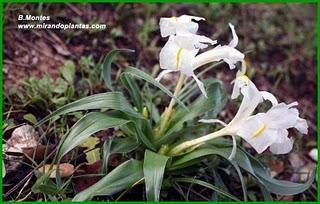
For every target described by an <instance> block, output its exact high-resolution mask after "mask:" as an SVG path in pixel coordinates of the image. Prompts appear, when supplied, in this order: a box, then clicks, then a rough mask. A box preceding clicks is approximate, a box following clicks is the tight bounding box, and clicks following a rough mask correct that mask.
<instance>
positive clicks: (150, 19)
mask: <svg viewBox="0 0 320 204" xmlns="http://www.w3.org/2000/svg"><path fill="white" fill-rule="evenodd" d="M17 14H32V15H49V16H50V23H66V24H67V23H70V22H72V23H84V24H96V23H103V24H106V25H107V29H106V30H80V29H79V30H18V29H17V24H18V23H19V21H18V20H17ZM183 14H189V15H195V16H201V17H205V18H206V21H201V22H199V24H200V25H199V28H200V29H199V34H203V35H206V36H208V37H211V38H212V39H216V40H218V42H219V43H220V44H222V45H223V44H227V43H229V41H230V39H231V32H230V30H229V27H228V22H231V23H232V24H234V25H235V27H236V31H237V34H238V36H239V45H238V49H239V50H241V51H244V52H246V53H247V54H246V59H247V61H248V67H249V70H248V71H249V75H250V77H251V78H252V80H253V81H254V82H255V83H256V85H257V87H258V88H259V89H261V90H269V91H271V92H273V93H274V94H275V95H276V97H278V99H279V100H280V101H285V102H287V103H290V102H293V101H295V100H297V101H298V102H299V104H300V105H299V106H298V108H299V109H300V112H301V113H302V117H304V118H306V119H307V120H308V123H309V126H310V129H309V134H308V135H307V136H305V137H303V138H301V137H299V138H300V139H297V141H298V142H297V143H296V147H295V148H296V149H295V151H294V153H292V154H290V158H289V159H286V160H283V159H282V160H279V159H278V160H273V157H265V156H263V155H262V156H261V155H260V157H261V159H265V161H266V162H268V163H269V164H270V165H269V166H270V168H271V170H272V171H273V172H274V173H275V174H276V175H279V176H280V177H281V178H284V179H290V180H293V181H294V180H295V178H296V177H300V176H301V175H300V174H299V175H298V174H296V172H298V171H301V169H303V168H307V169H305V170H306V171H307V170H308V169H310V167H311V166H313V165H314V163H313V162H312V160H311V159H310V158H309V157H308V152H309V150H310V149H312V148H314V147H316V107H317V105H316V47H317V46H316V45H317V38H316V5H315V4H298V3H292V4H218V3H212V4H169V3H168V4H48V3H41V4H6V5H5V16H4V50H3V52H4V53H3V56H4V67H3V75H4V106H3V108H4V116H3V117H4V126H3V130H4V131H5V132H4V133H5V134H4V138H5V139H7V138H8V137H10V130H11V129H12V128H13V127H15V126H16V125H18V124H22V123H25V122H28V123H33V122H34V120H39V119H40V118H42V117H44V116H45V115H46V114H48V113H49V112H51V111H53V110H55V109H56V108H58V107H60V106H62V105H64V104H66V103H68V102H70V101H74V100H76V99H78V98H81V97H83V96H86V95H90V94H93V93H100V92H103V91H105V88H104V83H103V79H102V77H101V64H102V62H103V58H104V56H105V54H106V53H107V52H109V51H110V50H112V49H114V48H128V49H133V50H135V53H130V54H123V55H122V56H119V58H118V60H117V61H116V63H115V66H116V67H117V68H118V70H119V71H115V72H114V73H113V74H114V76H115V77H116V78H117V79H118V77H119V73H120V71H121V69H124V68H125V67H126V66H127V65H133V66H136V67H138V68H139V69H142V70H144V71H147V72H149V73H152V74H153V75H154V76H156V74H157V73H158V72H159V64H158V55H159V52H160V49H161V47H162V46H163V45H164V44H165V42H166V40H167V39H164V38H161V36H160V31H159V26H158V22H159V19H160V17H171V16H179V15H183ZM33 23H35V22H33ZM114 70H117V69H114ZM208 76H214V77H216V78H218V79H221V80H223V81H225V85H226V87H227V89H228V90H229V91H230V90H231V88H232V86H231V84H230V82H231V81H232V80H233V79H234V77H235V72H231V71H230V70H229V69H228V67H227V65H226V64H222V65H220V66H219V67H217V68H215V69H214V70H213V71H210V72H208V73H207V74H206V76H204V77H208ZM176 80H177V75H175V74H172V75H169V76H168V77H166V78H165V79H164V80H163V83H164V84H165V85H166V86H168V87H170V86H172V85H173V84H174V83H175V81H176ZM155 94H157V93H155ZM168 101H169V99H168V98H161V97H159V98H158V99H157V103H158V105H159V106H160V107H161V106H165V105H166V104H167V103H168ZM236 107H237V104H235V103H230V102H229V103H228V105H227V108H226V109H225V110H224V111H223V112H222V113H220V115H219V118H221V119H223V120H225V121H226V122H227V121H229V120H230V119H231V118H232V116H233V115H234V114H235V112H236V110H237V108H236ZM30 114H31V115H33V116H32V117H30ZM79 114H80V115H79ZM79 114H78V115H77V114H75V118H79V117H80V116H81V113H79ZM26 115H27V116H26ZM61 120H62V121H65V123H62V124H60V123H59V124H60V125H58V126H54V127H52V128H51V129H50V131H51V132H53V133H54V134H57V135H58V136H59V135H60V136H61V134H62V133H63V132H65V130H66V129H68V127H69V124H72V123H73V122H74V121H73V120H71V121H66V118H61ZM32 121H33V122H32ZM50 131H49V132H50ZM109 134H110V133H109ZM58 138H59V137H58ZM277 158H279V157H277ZM314 188H316V187H315V186H314ZM309 193H310V194H307V195H305V194H303V195H300V198H299V199H307V198H306V196H307V197H309V196H311V197H312V196H315V195H314V192H312V191H310V192H309ZM251 196H252V199H253V200H254V196H255V195H254V194H252V195H251ZM301 197H302V198H301ZM279 199H280V200H281V199H285V200H286V199H287V200H292V199H294V198H293V197H290V196H287V197H283V198H279ZM295 199H298V198H295Z"/></svg>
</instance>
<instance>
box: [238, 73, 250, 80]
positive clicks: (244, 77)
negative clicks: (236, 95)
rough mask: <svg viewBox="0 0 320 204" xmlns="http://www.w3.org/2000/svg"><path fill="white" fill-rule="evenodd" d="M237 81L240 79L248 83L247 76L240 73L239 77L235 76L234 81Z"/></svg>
mask: <svg viewBox="0 0 320 204" xmlns="http://www.w3.org/2000/svg"><path fill="white" fill-rule="evenodd" d="M238 79H242V80H244V81H246V82H249V81H250V79H249V77H247V75H245V74H243V73H240V74H239V76H237V78H236V80H238Z"/></svg>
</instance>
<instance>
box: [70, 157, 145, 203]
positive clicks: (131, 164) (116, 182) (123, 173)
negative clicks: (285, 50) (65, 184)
mask: <svg viewBox="0 0 320 204" xmlns="http://www.w3.org/2000/svg"><path fill="white" fill-rule="evenodd" d="M142 178H143V167H142V162H140V161H138V160H133V159H132V160H128V161H126V162H124V163H122V164H121V165H119V166H118V167H117V168H115V169H113V170H112V171H111V172H110V173H109V174H107V175H106V176H104V177H103V178H102V179H100V180H99V181H98V182H97V183H95V184H94V185H92V186H90V187H89V188H87V189H85V190H83V191H81V192H80V193H78V194H77V195H76V196H75V197H74V198H73V199H72V201H84V200H90V199H92V198H93V197H94V196H97V195H112V194H114V193H117V192H119V191H121V190H124V189H126V188H128V187H130V186H132V185H133V184H134V183H135V182H137V181H139V180H140V179H142Z"/></svg>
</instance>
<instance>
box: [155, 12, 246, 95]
mask: <svg viewBox="0 0 320 204" xmlns="http://www.w3.org/2000/svg"><path fill="white" fill-rule="evenodd" d="M192 20H195V21H200V20H205V19H204V18H201V17H196V16H188V15H183V16H180V17H172V18H161V19H160V31H161V36H162V37H167V36H170V37H169V40H168V42H167V43H166V44H165V46H164V47H163V48H162V49H161V51H160V56H159V61H160V68H161V69H164V71H162V72H161V73H160V74H159V75H158V77H157V78H156V80H157V81H160V80H161V79H162V77H163V76H164V75H166V74H168V73H170V72H176V71H180V72H181V73H182V74H184V75H186V76H187V77H193V78H194V80H195V81H196V83H197V85H198V87H199V89H200V90H201V92H202V94H203V95H204V96H205V97H207V93H206V90H205V87H204V85H203V83H202V82H201V81H200V80H199V79H198V77H197V76H196V75H195V74H194V70H195V69H196V68H198V67H200V66H202V65H204V64H207V63H210V62H213V61H220V60H224V61H225V62H226V63H228V64H229V67H230V68H231V69H233V68H234V67H235V65H234V64H235V63H237V62H238V61H242V60H243V58H244V55H243V54H242V53H241V52H239V51H238V50H236V49H235V48H234V47H235V46H236V45H237V44H238V36H237V34H236V33H235V30H234V26H233V25H232V24H229V26H230V28H231V31H232V35H233V39H232V40H231V42H230V43H229V45H224V46H221V45H219V46H217V47H215V48H214V49H212V50H209V51H207V52H204V53H202V54H200V55H198V56H196V55H197V54H198V52H199V50H200V49H203V48H206V47H207V46H208V44H211V45H214V44H216V43H217V41H213V40H211V39H210V38H207V37H205V36H202V35H197V34H195V33H196V32H197V30H198V24H197V23H196V22H193V21H192Z"/></svg>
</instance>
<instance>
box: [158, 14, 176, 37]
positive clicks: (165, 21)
mask: <svg viewBox="0 0 320 204" xmlns="http://www.w3.org/2000/svg"><path fill="white" fill-rule="evenodd" d="M159 25H160V33H161V37H167V36H169V35H174V34H176V20H175V19H174V18H160V23H159Z"/></svg>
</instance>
